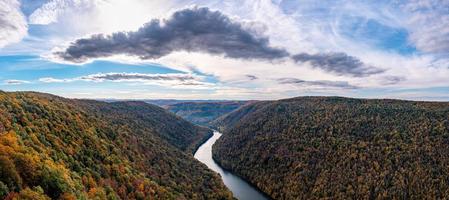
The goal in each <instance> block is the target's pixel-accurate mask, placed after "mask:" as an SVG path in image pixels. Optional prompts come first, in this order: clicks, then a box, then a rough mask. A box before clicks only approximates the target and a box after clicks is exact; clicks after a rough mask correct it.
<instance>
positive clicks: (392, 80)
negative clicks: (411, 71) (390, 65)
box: [383, 76, 406, 85]
mask: <svg viewBox="0 0 449 200" xmlns="http://www.w3.org/2000/svg"><path fill="white" fill-rule="evenodd" d="M405 80H406V78H405V77H402V76H385V77H383V84H384V85H395V84H397V83H399V82H402V81H405Z"/></svg>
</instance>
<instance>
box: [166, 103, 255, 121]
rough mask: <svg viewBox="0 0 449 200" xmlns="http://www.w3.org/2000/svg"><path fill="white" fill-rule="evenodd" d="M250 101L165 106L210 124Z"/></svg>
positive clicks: (186, 117) (183, 116) (186, 116)
mask: <svg viewBox="0 0 449 200" xmlns="http://www.w3.org/2000/svg"><path fill="white" fill-rule="evenodd" d="M247 103H248V101H223V102H183V103H176V104H171V105H167V106H164V107H165V108H166V109H168V110H169V111H171V112H173V113H175V114H176V115H178V116H181V117H182V118H184V119H186V120H187V121H190V122H192V123H195V124H198V125H202V126H209V125H210V123H211V122H212V121H214V120H216V119H217V118H219V117H220V116H223V115H225V114H227V113H230V112H232V111H234V110H236V109H238V108H240V107H241V106H243V105H245V104H247Z"/></svg>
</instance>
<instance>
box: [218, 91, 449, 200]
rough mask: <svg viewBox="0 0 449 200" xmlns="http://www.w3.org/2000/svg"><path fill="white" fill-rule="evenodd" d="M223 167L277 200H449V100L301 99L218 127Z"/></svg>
mask: <svg viewBox="0 0 449 200" xmlns="http://www.w3.org/2000/svg"><path fill="white" fill-rule="evenodd" d="M216 126H218V127H220V128H221V129H222V130H224V134H223V136H222V137H221V138H220V139H219V140H218V141H217V142H216V143H215V144H214V148H213V156H214V159H215V160H217V161H218V162H219V163H221V165H222V166H223V167H225V168H227V169H230V170H231V171H233V172H235V173H237V174H238V175H240V176H242V177H244V178H245V179H247V180H249V181H250V182H251V183H253V184H254V185H256V186H258V187H259V188H260V189H261V190H262V191H264V192H265V193H267V194H269V195H270V196H271V197H272V198H274V199H329V198H330V199H447V198H449V103H447V102H440V103H437V102H413V101H399V100H365V99H351V98H339V97H301V98H293V99H286V100H279V101H265V102H256V103H253V104H251V105H247V106H244V107H242V108H240V109H239V110H237V111H234V112H232V113H230V114H228V115H227V116H226V117H224V118H223V119H221V121H220V122H217V123H216Z"/></svg>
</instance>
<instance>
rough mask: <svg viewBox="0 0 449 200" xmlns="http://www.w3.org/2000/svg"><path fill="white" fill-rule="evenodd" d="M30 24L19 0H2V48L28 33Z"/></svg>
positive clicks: (0, 7)
mask: <svg viewBox="0 0 449 200" xmlns="http://www.w3.org/2000/svg"><path fill="white" fill-rule="evenodd" d="M27 30H28V25H27V23H26V20H25V16H24V15H23V13H22V11H20V3H19V1H17V0H2V1H0V48H2V47H4V46H6V45H8V44H11V43H16V42H19V41H21V40H22V38H23V37H25V36H26V35H27Z"/></svg>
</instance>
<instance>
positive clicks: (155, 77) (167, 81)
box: [39, 73, 213, 86]
mask: <svg viewBox="0 0 449 200" xmlns="http://www.w3.org/2000/svg"><path fill="white" fill-rule="evenodd" d="M202 79H203V77H200V76H197V75H193V74H178V73H171V74H142V73H98V74H90V75H86V76H80V77H76V78H68V79H56V78H52V77H45V78H40V79H39V81H40V82H43V83H70V82H74V81H86V82H106V81H112V82H134V83H143V84H153V85H169V86H210V85H213V84H211V83H207V82H204V81H202Z"/></svg>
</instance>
